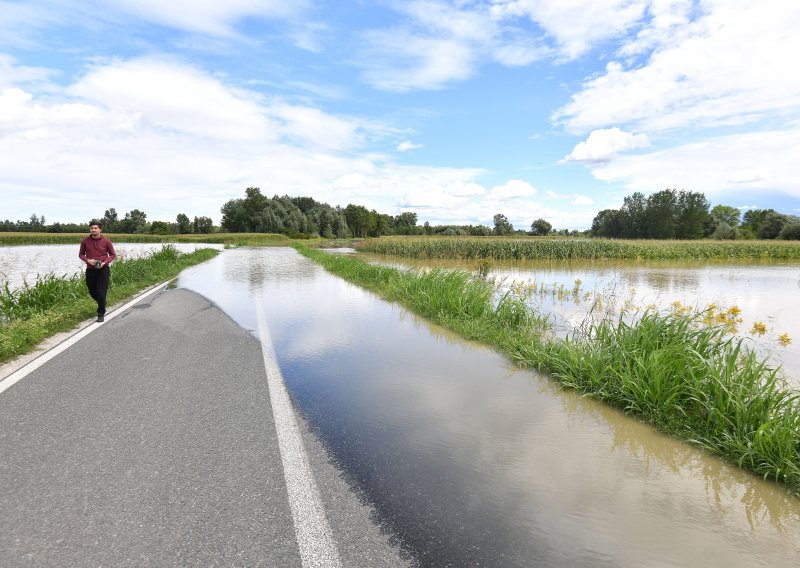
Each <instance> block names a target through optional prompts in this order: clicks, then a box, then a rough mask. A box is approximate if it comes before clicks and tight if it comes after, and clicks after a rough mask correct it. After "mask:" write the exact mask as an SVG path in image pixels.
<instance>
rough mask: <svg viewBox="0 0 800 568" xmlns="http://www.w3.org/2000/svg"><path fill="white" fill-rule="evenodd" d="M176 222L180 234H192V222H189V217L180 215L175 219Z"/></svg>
mask: <svg viewBox="0 0 800 568" xmlns="http://www.w3.org/2000/svg"><path fill="white" fill-rule="evenodd" d="M175 221H176V223H177V224H178V232H179V233H181V234H187V233H191V232H192V222H191V221H190V220H189V217H188V215H186V214H184V213H178V216H177V217H176V218H175Z"/></svg>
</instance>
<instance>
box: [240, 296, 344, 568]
mask: <svg viewBox="0 0 800 568" xmlns="http://www.w3.org/2000/svg"><path fill="white" fill-rule="evenodd" d="M256 317H257V319H258V335H259V337H260V338H261V351H262V353H263V354H264V369H265V370H266V372H267V383H268V385H269V397H270V400H271V401H272V414H273V415H274V417H275V426H276V428H277V431H278V448H279V449H280V453H281V462H282V463H283V475H284V477H285V478H286V488H287V492H288V493H289V506H290V507H291V510H292V520H293V521H294V531H295V535H296V537H297V544H298V546H299V547H300V559H301V560H302V562H303V567H304V568H340V567H341V562H340V561H339V552H338V550H337V549H336V543H335V542H334V540H333V535H332V533H331V529H330V526H329V525H328V520H327V518H326V517H325V509H324V508H323V506H322V498H321V497H320V494H319V489H317V484H316V482H315V481H314V476H313V474H312V472H311V467H310V465H309V463H308V456H307V455H306V450H305V447H304V446H303V440H302V438H301V437H300V430H299V429H298V427H297V421H296V420H295V416H294V411H293V410H292V403H291V401H290V400H289V393H288V392H287V391H286V385H285V384H284V381H283V375H282V374H281V370H280V367H279V366H278V362H277V360H276V359H275V350H274V348H273V346H272V338H271V336H270V334H269V327H267V320H266V317H265V315H264V308H263V305H262V304H261V300H260V299H259V298H256Z"/></svg>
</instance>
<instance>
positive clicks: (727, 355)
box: [294, 241, 800, 495]
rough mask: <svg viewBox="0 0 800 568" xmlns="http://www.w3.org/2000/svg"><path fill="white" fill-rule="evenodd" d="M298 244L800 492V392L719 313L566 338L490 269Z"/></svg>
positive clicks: (680, 315) (323, 261)
mask: <svg viewBox="0 0 800 568" xmlns="http://www.w3.org/2000/svg"><path fill="white" fill-rule="evenodd" d="M544 242H547V241H544ZM294 246H295V248H297V250H298V251H299V252H300V253H301V254H303V255H305V256H307V257H309V258H311V259H312V260H314V261H315V262H317V263H319V264H320V265H322V266H323V267H325V268H326V269H327V270H329V271H330V272H332V273H334V274H336V275H338V276H341V277H343V278H345V279H347V280H348V281H350V282H353V283H354V284H357V285H359V286H362V287H364V288H366V289H368V290H371V291H373V292H375V293H377V294H379V295H381V296H382V297H384V298H386V299H387V300H390V301H396V302H399V303H401V304H403V305H404V306H406V307H408V308H409V309H411V310H413V311H415V312H416V313H418V314H420V315H422V316H424V317H426V318H428V319H430V320H432V321H434V322H436V323H438V324H440V325H442V326H444V327H447V328H449V329H451V330H453V331H455V332H457V333H459V334H461V335H462V336H464V337H466V338H468V339H473V340H477V341H480V342H483V343H486V344H488V345H492V346H494V347H495V348H497V349H498V350H499V351H501V352H503V353H505V354H507V355H508V356H509V357H510V358H511V359H512V360H513V361H515V362H516V363H517V364H518V365H520V366H522V367H527V368H532V369H536V370H539V371H541V372H544V373H546V374H548V375H549V376H551V377H552V378H553V379H555V380H557V381H559V382H560V383H561V384H562V385H564V386H565V387H567V388H572V389H576V390H579V391H581V392H584V393H586V394H587V395H589V396H592V397H593V398H596V399H598V400H601V401H604V402H606V403H608V404H611V405H613V406H615V407H617V408H620V409H622V410H623V411H624V412H626V413H628V414H631V415H633V416H636V417H638V418H640V419H642V420H644V421H647V422H648V423H650V424H652V425H654V426H656V427H657V428H659V429H660V430H662V431H663V432H666V433H668V434H670V435H673V436H675V437H677V438H679V439H681V440H684V441H687V442H690V443H693V444H696V445H698V446H702V447H704V448H706V449H708V450H710V451H711V452H714V453H716V454H718V455H720V456H723V457H725V458H727V459H728V460H730V461H732V462H733V463H736V464H738V465H739V467H742V468H746V469H749V470H751V471H753V472H755V473H757V474H759V475H761V476H763V477H765V478H769V479H773V480H775V481H778V482H781V483H784V484H785V485H786V486H787V487H788V488H789V489H790V490H791V491H792V492H793V493H794V494H796V495H800V392H797V391H795V390H792V389H791V388H789V386H787V385H786V383H785V381H784V380H783V378H782V376H781V374H780V371H779V369H776V368H773V367H771V366H770V365H769V364H768V363H767V362H766V361H764V360H762V359H760V358H759V357H758V356H757V355H756V354H755V353H754V352H752V351H751V350H749V349H747V347H746V346H745V344H744V343H743V340H741V339H736V338H732V337H731V336H730V334H729V333H728V330H729V325H728V324H726V323H715V322H716V320H717V318H710V317H708V316H709V314H703V313H702V312H699V313H695V312H687V311H683V310H672V311H665V312H659V311H655V310H647V311H645V312H644V313H643V314H642V315H641V317H639V318H637V319H636V320H635V321H626V320H625V319H624V318H623V317H622V316H620V317H619V318H618V319H615V318H605V319H600V320H598V321H590V322H588V323H587V325H585V326H583V327H581V328H579V329H577V330H575V331H574V332H573V333H572V334H571V335H570V336H568V337H566V338H559V337H557V336H556V335H555V334H553V333H551V332H550V331H549V328H550V325H549V323H548V319H547V317H546V316H544V315H542V314H540V313H538V312H537V311H536V310H535V308H533V307H532V305H531V304H530V303H529V302H527V301H526V296H525V294H524V293H517V292H516V291H515V290H514V289H513V288H512V289H510V290H506V291H504V292H502V293H500V294H498V288H497V287H496V285H495V284H494V283H493V282H492V281H490V280H487V279H486V278H483V277H481V275H480V271H478V274H476V275H472V274H470V273H468V272H465V271H459V270H444V269H433V270H428V271H423V270H400V269H396V268H391V267H387V266H380V265H373V264H368V263H365V262H363V261H362V260H360V259H358V258H353V257H350V256H343V255H331V254H328V253H325V252H322V251H320V250H313V249H310V248H309V247H307V246H305V245H303V244H295V245H294ZM451 256H452V255H451ZM487 258H494V257H489V256H487Z"/></svg>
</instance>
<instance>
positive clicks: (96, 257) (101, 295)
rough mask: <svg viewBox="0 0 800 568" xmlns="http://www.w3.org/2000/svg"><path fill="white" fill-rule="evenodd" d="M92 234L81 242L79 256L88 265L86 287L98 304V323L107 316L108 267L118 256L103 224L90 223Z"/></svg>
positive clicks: (109, 273) (97, 222)
mask: <svg viewBox="0 0 800 568" xmlns="http://www.w3.org/2000/svg"><path fill="white" fill-rule="evenodd" d="M89 230H90V231H91V234H90V235H89V236H88V237H86V238H85V239H83V240H82V241H81V248H80V252H78V256H79V257H80V258H81V260H82V261H83V262H84V263H86V287H87V288H89V295H90V296H91V297H92V299H93V300H94V301H95V302H97V321H98V322H102V321H104V320H105V316H106V294H107V293H108V280H109V278H110V276H111V271H110V270H109V269H108V265H109V264H111V263H112V262H114V261H115V260H116V258H117V254H116V253H115V252H114V245H113V244H111V241H110V240H108V239H107V238H106V237H105V236H104V235H103V223H101V222H100V221H96V220H93V221H92V222H91V223H89Z"/></svg>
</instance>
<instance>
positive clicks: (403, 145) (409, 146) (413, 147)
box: [397, 140, 425, 152]
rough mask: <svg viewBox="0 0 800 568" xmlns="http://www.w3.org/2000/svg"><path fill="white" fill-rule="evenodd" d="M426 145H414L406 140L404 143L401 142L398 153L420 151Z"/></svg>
mask: <svg viewBox="0 0 800 568" xmlns="http://www.w3.org/2000/svg"><path fill="white" fill-rule="evenodd" d="M424 147H425V145H424V144H414V143H413V142H411V141H410V140H405V141H404V142H400V144H398V145H397V151H398V152H408V151H410V150H419V149H420V148H424Z"/></svg>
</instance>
